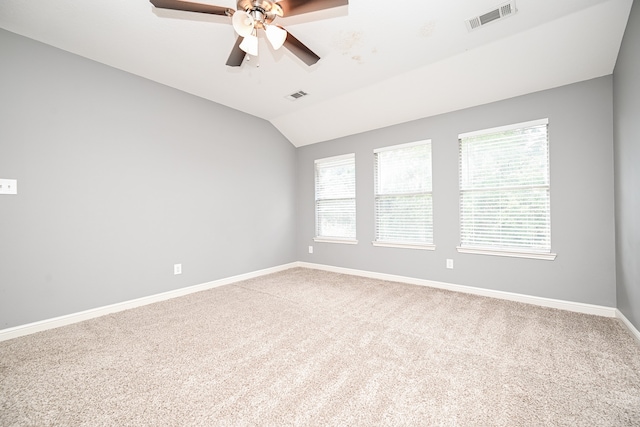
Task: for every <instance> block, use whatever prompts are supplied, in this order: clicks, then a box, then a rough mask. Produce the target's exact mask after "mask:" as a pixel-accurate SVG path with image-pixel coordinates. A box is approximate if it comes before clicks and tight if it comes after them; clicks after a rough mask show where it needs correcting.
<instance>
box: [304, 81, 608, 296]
mask: <svg viewBox="0 0 640 427" xmlns="http://www.w3.org/2000/svg"><path fill="white" fill-rule="evenodd" d="M612 96H613V85H612V77H611V76H608V77H602V78H598V79H594V80H590V81H587V82H582V83H578V84H573V85H569V86H564V87H561V88H557V89H553V90H548V91H544V92H539V93H534V94H530V95H526V96H521V97H517V98H513V99H509V100H505V101H501V102H496V103H492V104H488V105H484V106H480V107H476V108H470V109H466V110H462V111H457V112H453V113H449V114H444V115H440V116H436V117H430V118H425V119H421V120H417V121H413V122H410V123H406V124H402V125H397V126H392V127H388V128H385V129H380V130H376V131H372V132H367V133H363V134H359V135H353V136H350V137H346V138H342V139H338V140H334V141H328V142H325V143H320V144H315V145H310V146H306V147H302V148H299V149H298V241H297V247H296V250H297V254H298V259H299V260H301V261H308V262H314V263H320V264H329V265H334V266H340V267H347V268H354V269H361V270H367V271H374V272H381V273H389V274H397V275H403V276H409V277H415V278H422V279H428V280H435V281H441V282H447V283H453V284H461V285H467V286H475V287H480V288H487V289H494V290H502V291H509V292H517V293H523V294H528V295H534V296H541V297H547V298H557V299H562V300H568V301H575V302H583V303H591V304H598V305H604V306H610V307H613V306H615V305H616V288H615V286H616V284H615V259H614V258H615V257H614V253H615V243H614V197H613V142H612V140H613V117H612V114H613V113H612V111H613V99H612ZM425 102H429V101H428V100H425ZM399 108H401V107H399ZM545 117H548V118H549V121H550V124H549V136H550V159H551V160H550V162H551V221H552V222H551V233H552V250H553V251H554V252H556V253H557V254H558V256H557V258H556V260H555V261H543V260H533V259H517V258H505V257H496V256H486V255H471V254H459V253H457V251H456V249H455V248H456V245H458V244H459V232H458V145H457V135H458V134H459V133H461V132H468V131H473V130H479V129H485V128H490V127H495V126H502V125H507V124H511V123H518V122H523V121H528V120H534V119H540V118H545ZM427 138H429V139H431V140H432V141H433V201H434V241H435V244H436V250H435V251H433V252H431V251H421V250H411V249H397V248H381V247H374V246H372V244H371V242H372V240H373V239H374V227H373V221H374V218H373V210H374V209H373V206H374V199H373V149H375V148H379V147H384V146H388V145H394V144H400V143H405V142H411V141H416V140H420V139H427ZM352 152H354V153H355V154H356V188H357V190H356V191H357V196H356V197H357V202H356V203H357V238H358V240H359V243H358V245H353V246H351V245H341V244H332V243H314V242H313V240H312V239H313V237H314V184H313V180H314V174H313V167H314V166H313V161H314V159H318V158H323V157H327V156H333V155H338V154H344V153H352ZM309 245H313V246H314V249H315V251H314V253H313V254H308V246H309ZM447 258H452V259H453V260H454V267H455V268H454V269H453V270H447V269H446V268H445V265H446V263H445V260H446V259H447Z"/></svg>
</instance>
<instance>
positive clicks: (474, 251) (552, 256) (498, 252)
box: [456, 246, 557, 261]
mask: <svg viewBox="0 0 640 427" xmlns="http://www.w3.org/2000/svg"><path fill="white" fill-rule="evenodd" d="M456 249H457V250H458V252H459V253H462V254H477V255H494V256H506V257H513V258H531V259H543V260H547V261H553V260H554V259H556V256H557V255H556V254H554V253H540V252H518V251H508V250H499V249H476V248H463V247H460V246H457V247H456Z"/></svg>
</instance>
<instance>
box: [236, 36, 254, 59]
mask: <svg viewBox="0 0 640 427" xmlns="http://www.w3.org/2000/svg"><path fill="white" fill-rule="evenodd" d="M240 49H242V50H244V51H245V52H247V53H248V54H249V55H253V56H258V38H257V37H256V36H254V35H252V34H249V35H248V36H246V37H245V38H244V40H242V43H240Z"/></svg>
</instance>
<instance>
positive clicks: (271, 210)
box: [0, 30, 296, 329]
mask: <svg viewBox="0 0 640 427" xmlns="http://www.w3.org/2000/svg"><path fill="white" fill-rule="evenodd" d="M0 57H1V58H2V66H1V67H0V94H1V95H0V178H14V179H17V180H18V189H19V194H18V195H17V196H0V329H4V328H7V327H11V326H16V325H21V324H25V323H29V322H33V321H38V320H42V319H48V318H52V317H55V316H60V315H64V314H69V313H75V312H78V311H81V310H85V309H90V308H94V307H100V306H104V305H108V304H112V303H117V302H121V301H125V300H130V299H134V298H138V297H142V296H147V295H151V294H155V293H159V292H164V291H169V290H173V289H177V288H181V287H185V286H189V285H195V284H200V283H205V282H208V281H211V280H215V279H218V278H223V277H229V276H233V275H237V274H241V273H246V272H250V271H255V270H259V269H262V268H267V267H271V266H275V265H281V264H284V263H288V262H292V261H294V260H295V251H294V239H293V237H292V236H293V235H294V233H295V225H294V224H295V219H294V215H295V173H296V170H295V168H296V163H295V148H294V147H293V146H292V145H291V144H290V143H289V142H288V141H287V140H286V139H285V138H284V137H283V136H282V135H281V134H280V133H279V132H277V130H275V128H273V127H272V126H271V125H270V124H269V123H268V122H266V121H263V120H260V119H257V118H255V117H252V116H248V115H246V114H244V113H240V112H238V111H235V110H232V109H229V108H226V107H223V106H220V105H217V104H214V103H212V102H209V101H206V100H203V99H200V98H197V97H194V96H191V95H187V94H185V93H182V92H179V91H177V90H174V89H170V88H167V87H165V86H162V85H159V84H156V83H153V82H151V81H148V80H145V79H141V78H138V77H135V76H132V75H130V74H127V73H125V72H121V71H118V70H115V69H113V68H109V67H106V66H104V65H101V64H98V63H95V62H92V61H89V60H86V59H83V58H80V57H78V56H75V55H72V54H69V53H67V52H64V51H61V50H58V49H55V48H52V47H49V46H46V45H44V44H40V43H37V42H34V41H32V40H29V39H26V38H23V37H20V36H17V35H15V34H12V33H9V32H6V31H4V30H0ZM239 128H242V129H243V131H242V132H237V131H236V130H237V129H239ZM174 263H182V267H183V274H182V275H180V276H174V275H173V264H174Z"/></svg>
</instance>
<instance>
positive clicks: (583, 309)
mask: <svg viewBox="0 0 640 427" xmlns="http://www.w3.org/2000/svg"><path fill="white" fill-rule="evenodd" d="M297 264H298V266H300V267H305V268H313V269H316V270H325V271H332V272H334V273H342V274H350V275H352V276H361V277H368V278H371V279H380V280H389V281H392V282H401V283H408V284H412V285H419V286H428V287H431V288H438V289H445V290H448V291H455V292H462V293H466V294H473V295H480V296H484V297H491V298H497V299H502V300H508V301H516V302H522V303H525V304H532V305H537V306H541V307H549V308H558V309H560V310H566V311H573V312H576V313H584V314H593V315H596V316H603V317H616V312H617V311H618V310H617V309H616V308H615V307H605V306H601V305H593V304H584V303H581V302H571V301H564V300H557V299H551V298H543V297H535V296H531V295H524V294H516V293H513V292H504V291H494V290H491V289H483V288H474V287H472V286H464V285H454V284H451V283H444V282H435V281H432V280H425V279H416V278H413V277H405V276H397V275H394V274H385V273H374V272H371V271H364V270H354V269H351V268H343V267H334V266H331V265H323V264H313V263H308V262H298V263H297Z"/></svg>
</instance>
